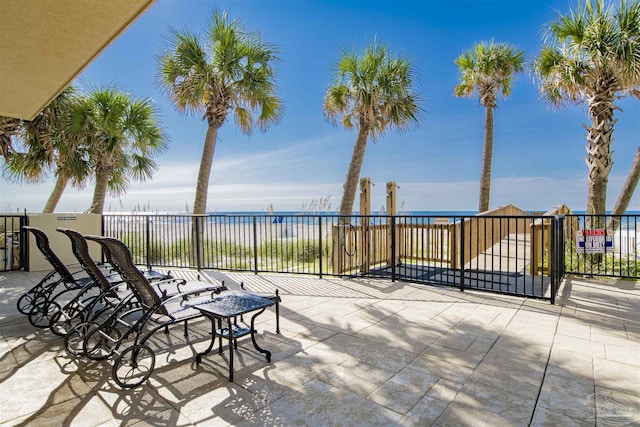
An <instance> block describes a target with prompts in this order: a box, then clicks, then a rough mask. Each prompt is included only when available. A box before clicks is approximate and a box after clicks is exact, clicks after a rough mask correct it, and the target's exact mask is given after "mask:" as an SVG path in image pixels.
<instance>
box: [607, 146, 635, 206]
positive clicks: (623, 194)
mask: <svg viewBox="0 0 640 427" xmlns="http://www.w3.org/2000/svg"><path fill="white" fill-rule="evenodd" d="M638 181H640V147H638V151H636V156H635V157H634V159H633V164H632V165H631V170H630V171H629V175H627V179H626V180H625V182H624V185H623V186H622V190H620V195H619V196H618V200H616V204H615V206H614V207H613V211H612V212H611V214H612V215H624V213H625V212H626V211H627V208H628V207H629V202H630V201H631V197H633V192H634V191H635V189H636V186H637V185H638Z"/></svg>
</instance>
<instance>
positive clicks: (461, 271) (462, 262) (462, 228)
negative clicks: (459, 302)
mask: <svg viewBox="0 0 640 427" xmlns="http://www.w3.org/2000/svg"><path fill="white" fill-rule="evenodd" d="M464 220H465V219H464V217H462V218H460V292H464V222H465V221H464ZM469 227H471V225H469ZM469 250H471V246H469Z"/></svg>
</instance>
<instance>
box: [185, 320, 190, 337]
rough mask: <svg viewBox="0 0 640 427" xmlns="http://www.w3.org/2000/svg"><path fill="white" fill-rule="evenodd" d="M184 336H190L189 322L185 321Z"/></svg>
mask: <svg viewBox="0 0 640 427" xmlns="http://www.w3.org/2000/svg"><path fill="white" fill-rule="evenodd" d="M184 336H185V337H188V336H189V322H188V321H187V320H185V321H184Z"/></svg>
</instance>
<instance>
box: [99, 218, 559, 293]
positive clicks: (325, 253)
mask: <svg viewBox="0 0 640 427" xmlns="http://www.w3.org/2000/svg"><path fill="white" fill-rule="evenodd" d="M103 218H104V219H103V229H104V234H105V235H107V236H111V237H116V238H118V239H120V240H123V241H124V242H125V243H126V244H127V245H128V246H129V247H130V248H131V251H132V254H133V256H134V258H135V261H136V262H137V263H139V264H146V265H148V266H149V267H150V266H161V267H169V268H170V267H190V268H197V269H215V270H236V271H251V272H255V273H260V272H274V273H297V274H312V275H317V276H320V277H322V276H323V275H335V276H367V277H387V278H390V279H391V280H397V279H402V280H409V281H412V282H417V283H431V284H440V285H447V286H457V287H460V289H461V290H465V289H479V290H487V291H493V292H501V293H506V294H514V295H525V296H531V297H536V298H544V299H549V300H552V299H553V298H554V297H555V293H556V292H557V288H558V285H559V283H560V279H561V275H562V274H563V268H562V262H561V261H562V255H558V253H559V252H562V251H561V248H563V247H564V242H561V241H559V240H558V239H559V238H560V237H561V236H562V237H564V236H565V232H564V229H563V228H562V226H563V221H562V220H561V218H559V217H549V216H546V217H545V216H541V215H538V216H405V215H396V216H384V215H372V216H340V215H332V214H326V215H317V214H316V215H242V214H237V215H236V214H234V215H202V216H191V215H105V216H104V217H103Z"/></svg>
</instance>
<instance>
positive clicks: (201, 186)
mask: <svg viewBox="0 0 640 427" xmlns="http://www.w3.org/2000/svg"><path fill="white" fill-rule="evenodd" d="M219 127H220V126H215V125H212V124H211V123H210V124H209V127H208V128H207V134H206V136H205V138H204V147H203V148H202V157H201V158H200V170H199V171H198V182H197V184H196V196H195V200H194V202H193V214H194V215H204V214H205V213H207V192H208V190H209V177H210V176H211V165H212V164H213V153H214V151H215V149H216V140H217V138H218V129H219ZM203 240H204V239H203V222H202V219H201V217H198V216H194V217H193V222H192V223H191V245H190V253H189V260H190V262H191V266H192V267H201V266H202V265H203V263H204V241H203Z"/></svg>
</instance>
